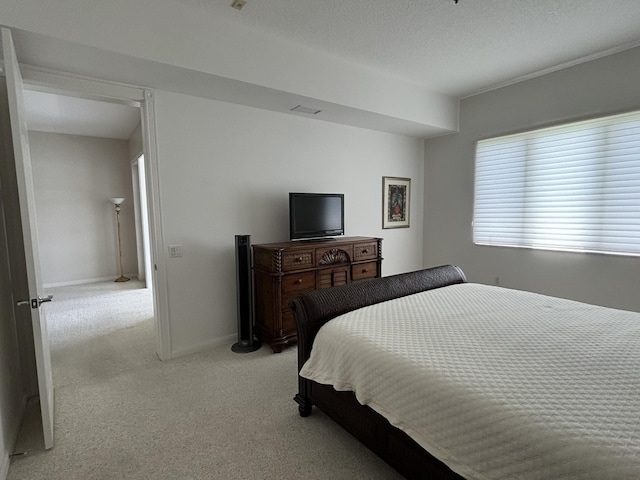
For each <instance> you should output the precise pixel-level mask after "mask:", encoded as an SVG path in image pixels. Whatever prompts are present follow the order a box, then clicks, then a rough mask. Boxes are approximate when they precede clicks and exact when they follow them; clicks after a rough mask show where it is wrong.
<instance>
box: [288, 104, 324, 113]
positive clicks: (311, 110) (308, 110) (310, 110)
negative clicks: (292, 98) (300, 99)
mask: <svg viewBox="0 0 640 480" xmlns="http://www.w3.org/2000/svg"><path fill="white" fill-rule="evenodd" d="M291 111H292V112H300V113H309V114H311V115H317V114H319V113H320V112H321V111H322V110H318V109H317V108H311V107H305V106H303V105H297V106H295V107H293V108H292V109H291Z"/></svg>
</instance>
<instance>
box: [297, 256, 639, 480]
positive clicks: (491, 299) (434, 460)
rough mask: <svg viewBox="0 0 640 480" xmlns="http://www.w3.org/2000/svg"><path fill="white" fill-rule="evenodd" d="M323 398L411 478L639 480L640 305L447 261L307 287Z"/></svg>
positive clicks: (316, 386)
mask: <svg viewBox="0 0 640 480" xmlns="http://www.w3.org/2000/svg"><path fill="white" fill-rule="evenodd" d="M291 307H292V309H293V311H294V316H295V320H296V323H297V328H298V366H299V376H298V381H299V391H298V394H297V395H296V396H295V401H296V402H297V403H298V406H299V407H298V408H299V412H300V414H301V415H302V416H303V417H304V416H308V415H310V414H311V412H312V408H313V406H316V407H317V408H319V409H321V410H322V411H323V412H325V413H326V414H327V415H328V416H330V417H331V418H333V419H334V420H335V421H336V422H338V423H339V424H340V425H342V426H343V427H344V428H345V429H346V430H347V431H349V432H350V433H352V434H353V435H354V436H355V437H356V438H358V439H359V440H360V441H361V442H362V443H364V444H365V445H366V446H367V447H369V448H370V449H371V450H373V451H374V452H375V453H377V454H378V455H379V456H380V457H381V458H383V459H384V460H385V461H387V462H388V463H389V464H390V465H392V466H393V467H394V468H396V469H397V470H398V471H399V472H400V473H402V474H403V475H404V476H405V477H407V478H434V479H463V478H464V479H473V480H485V479H532V480H533V479H541V478H554V479H555V478H567V479H585V480H586V479H589V480H591V479H593V480H596V479H598V480H601V479H609V478H610V479H640V369H639V368H637V365H638V364H639V362H640V313H635V312H627V311H621V310H615V309H610V308H604V307H597V306H593V305H587V304H584V303H580V302H574V301H570V300H564V299H559V298H554V297H548V296H544V295H538V294H534V293H530V292H522V291H516V290H511V289H506V288H500V287H492V286H487V285H480V284H474V283H468V282H467V281H466V278H465V275H464V273H463V272H462V270H461V269H460V268H458V267H455V266H451V265H446V266H440V267H435V268H431V269H425V270H420V271H417V272H410V273H406V274H401V275H395V276H389V277H383V278H378V279H372V280H367V281H362V282H357V283H353V284H349V285H345V286H343V287H335V288H331V289H325V290H316V291H313V292H305V293H302V294H300V295H299V296H298V298H296V299H295V300H294V301H293V303H292V305H291Z"/></svg>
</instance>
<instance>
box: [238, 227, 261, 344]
mask: <svg viewBox="0 0 640 480" xmlns="http://www.w3.org/2000/svg"><path fill="white" fill-rule="evenodd" d="M252 291H253V288H252V282H251V235H236V292H237V295H238V342H237V343H234V344H233V345H232V346H231V350H233V351H234V352H236V353H249V352H254V351H256V350H258V349H259V348H260V346H261V344H260V341H259V340H257V339H255V338H253V294H252Z"/></svg>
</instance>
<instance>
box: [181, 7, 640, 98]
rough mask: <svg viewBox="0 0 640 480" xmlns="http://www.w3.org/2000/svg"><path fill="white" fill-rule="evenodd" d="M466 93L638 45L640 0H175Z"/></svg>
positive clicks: (433, 87) (422, 82)
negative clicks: (235, 0) (237, 2)
mask: <svg viewBox="0 0 640 480" xmlns="http://www.w3.org/2000/svg"><path fill="white" fill-rule="evenodd" d="M174 1H176V2H179V3H181V4H183V5H185V7H188V8H197V9H200V10H201V11H202V12H204V13H203V14H205V13H207V14H210V15H212V16H217V17H218V18H224V19H226V20H228V21H230V22H238V23H241V24H244V25H245V26H250V27H252V28H256V29H260V30H262V31H266V32H268V33H270V34H272V35H277V36H280V37H284V38H287V39H290V40H291V41H294V42H298V43H301V44H305V45H307V46H309V47H312V48H314V49H317V50H321V51H323V52H326V53H330V54H332V55H335V56H339V57H342V58H345V59H347V60H349V61H351V62H354V63H357V64H360V65H365V66H368V67H370V68H372V69H375V70H379V71H382V72H386V73H388V74H391V75H395V76H399V77H402V78H403V79H406V80H408V81H410V82H412V83H415V84H417V85H422V86H425V87H427V88H428V89H430V90H433V91H436V92H440V93H445V94H448V95H452V96H456V97H459V96H466V95H469V94H472V93H476V92H479V91H483V90H486V89H489V88H492V87H495V86H498V85H501V84H504V83H508V82H511V81H513V80H514V79H519V78H525V77H528V76H532V75H534V74H536V73H538V72H541V71H546V70H550V69H554V68H557V67H559V66H563V65H567V64H571V63H574V62H575V61H576V60H581V59H585V58H589V57H592V56H598V55H601V54H603V53H608V52H611V51H615V50H621V49H624V48H628V47H631V46H636V45H640V0H616V1H606V0H460V1H459V3H458V4H457V5H456V4H455V3H454V1H453V0H344V1H339V0H247V3H246V6H245V7H244V8H243V9H242V10H241V11H238V10H236V9H234V8H232V7H231V3H232V0H174Z"/></svg>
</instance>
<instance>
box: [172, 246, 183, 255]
mask: <svg viewBox="0 0 640 480" xmlns="http://www.w3.org/2000/svg"><path fill="white" fill-rule="evenodd" d="M181 256H182V245H169V258H176V257H181Z"/></svg>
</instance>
